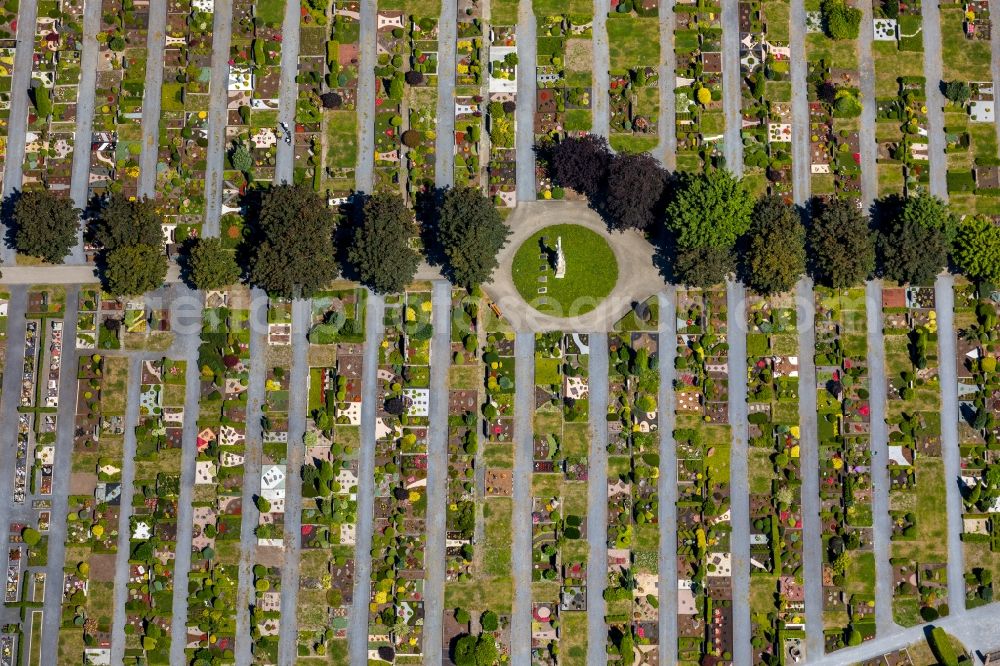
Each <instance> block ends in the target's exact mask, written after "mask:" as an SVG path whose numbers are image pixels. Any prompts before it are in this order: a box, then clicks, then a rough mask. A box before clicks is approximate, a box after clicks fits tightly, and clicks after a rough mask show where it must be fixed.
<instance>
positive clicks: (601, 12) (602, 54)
mask: <svg viewBox="0 0 1000 666" xmlns="http://www.w3.org/2000/svg"><path fill="white" fill-rule="evenodd" d="M609 11H611V2H610V1H609V0H594V25H593V30H592V33H593V38H592V39H593V44H594V47H593V48H594V53H593V63H594V64H593V67H594V72H593V86H594V88H593V91H592V94H591V95H590V103H591V106H592V107H593V109H592V112H593V116H592V120H591V125H590V131H591V133H593V134H599V135H600V136H608V134H609V132H610V125H611V116H610V109H609V107H608V87H609V86H610V85H611V54H610V49H609V47H608V12H609ZM666 13H667V12H666V10H665V9H663V8H661V9H660V14H661V15H663V14H666ZM670 13H671V14H672V13H673V12H670ZM661 30H662V27H661ZM518 41H520V35H518Z"/></svg>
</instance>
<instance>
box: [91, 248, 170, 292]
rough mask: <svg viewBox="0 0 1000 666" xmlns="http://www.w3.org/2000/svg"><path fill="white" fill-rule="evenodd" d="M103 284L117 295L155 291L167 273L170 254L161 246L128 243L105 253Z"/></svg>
mask: <svg viewBox="0 0 1000 666" xmlns="http://www.w3.org/2000/svg"><path fill="white" fill-rule="evenodd" d="M102 276H103V281H104V288H105V290H107V291H108V292H109V293H110V294H112V295H114V296H137V295H139V294H144V293H146V292H147V291H152V290H153V289H156V288H158V287H159V286H160V285H162V284H163V281H164V280H165V279H166V277H167V255H165V254H164V253H163V250H161V249H160V248H159V247H151V246H149V245H144V244H141V243H140V244H139V245H126V246H122V247H118V248H116V249H114V250H110V251H108V252H107V253H106V254H105V257H104V270H103V273H102Z"/></svg>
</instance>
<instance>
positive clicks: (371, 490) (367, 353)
mask: <svg viewBox="0 0 1000 666" xmlns="http://www.w3.org/2000/svg"><path fill="white" fill-rule="evenodd" d="M373 106H374V104H373ZM384 312H385V299H384V298H382V297H381V296H379V295H377V294H374V293H371V292H369V293H368V304H367V305H366V307H365V345H364V367H363V368H362V371H361V372H362V374H361V452H360V458H359V460H358V525H357V530H356V531H355V537H356V545H355V550H354V606H353V607H352V608H351V615H350V626H349V628H348V630H347V635H348V641H349V645H348V648H349V650H350V657H351V663H352V664H365V663H367V661H368V657H367V655H368V602H369V601H370V599H371V594H370V592H371V578H372V553H371V545H372V529H373V526H372V518H373V517H374V513H375V417H376V415H377V412H376V405H375V400H376V395H377V394H378V349H379V344H381V342H382V329H383V321H382V316H383V313H384Z"/></svg>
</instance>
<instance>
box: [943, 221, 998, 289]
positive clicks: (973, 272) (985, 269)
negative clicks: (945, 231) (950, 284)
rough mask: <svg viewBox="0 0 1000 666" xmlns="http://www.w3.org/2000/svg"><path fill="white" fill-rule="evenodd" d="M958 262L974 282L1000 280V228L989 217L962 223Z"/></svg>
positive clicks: (957, 243) (957, 240) (956, 247)
mask: <svg viewBox="0 0 1000 666" xmlns="http://www.w3.org/2000/svg"><path fill="white" fill-rule="evenodd" d="M954 259H955V263H956V264H957V265H958V267H959V268H960V269H961V271H962V272H963V273H965V275H966V277H968V278H969V279H970V280H976V281H987V282H997V281H1000V227H998V226H997V225H996V224H994V223H993V221H992V220H990V219H989V218H988V217H984V216H978V217H967V218H965V219H964V220H962V221H961V222H960V223H959V224H958V229H957V232H956V234H955V245H954Z"/></svg>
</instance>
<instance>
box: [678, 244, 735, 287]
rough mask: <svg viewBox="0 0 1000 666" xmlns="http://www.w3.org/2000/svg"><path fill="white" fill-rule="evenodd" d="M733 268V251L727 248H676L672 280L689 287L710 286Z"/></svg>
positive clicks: (722, 278) (724, 276)
mask: <svg viewBox="0 0 1000 666" xmlns="http://www.w3.org/2000/svg"><path fill="white" fill-rule="evenodd" d="M735 268H736V260H735V258H734V256H733V251H732V250H730V249H728V248H718V247H694V248H691V249H688V250H678V251H677V254H676V255H675V257H674V281H675V282H677V283H678V284H686V285H688V286H691V287H702V288H705V287H711V286H714V285H717V284H719V283H720V282H722V281H723V280H725V279H726V276H727V275H729V274H730V273H732V272H733V270H735Z"/></svg>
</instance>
